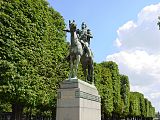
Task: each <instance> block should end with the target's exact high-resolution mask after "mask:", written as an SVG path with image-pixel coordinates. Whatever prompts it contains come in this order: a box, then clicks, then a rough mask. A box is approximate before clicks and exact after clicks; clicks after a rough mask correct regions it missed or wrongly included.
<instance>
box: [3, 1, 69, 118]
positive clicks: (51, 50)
mask: <svg viewBox="0 0 160 120" xmlns="http://www.w3.org/2000/svg"><path fill="white" fill-rule="evenodd" d="M0 8H1V10H0V98H1V100H0V102H1V103H3V104H4V105H1V107H5V106H6V105H5V104H8V105H11V109H12V112H13V119H16V120H19V119H21V115H22V113H23V110H25V109H27V110H26V111H28V110H30V109H34V108H35V107H36V109H37V110H41V111H46V110H51V111H53V114H55V113H54V112H55V108H56V89H57V87H58V83H59V82H60V81H62V80H64V79H66V77H67V74H68V73H67V72H66V71H68V69H69V67H68V63H67V62H65V61H64V56H65V55H66V54H67V51H68V44H67V43H66V41H65V33H64V32H63V29H64V28H65V23H64V20H63V17H62V16H61V15H60V14H59V13H58V12H57V11H55V10H54V9H53V8H51V7H49V5H48V3H47V2H46V0H0ZM5 109H9V108H5Z"/></svg>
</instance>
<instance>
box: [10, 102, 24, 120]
mask: <svg viewBox="0 0 160 120" xmlns="http://www.w3.org/2000/svg"><path fill="white" fill-rule="evenodd" d="M23 108H24V106H23V105H22V104H18V103H13V104H12V119H11V120H22V113H23Z"/></svg>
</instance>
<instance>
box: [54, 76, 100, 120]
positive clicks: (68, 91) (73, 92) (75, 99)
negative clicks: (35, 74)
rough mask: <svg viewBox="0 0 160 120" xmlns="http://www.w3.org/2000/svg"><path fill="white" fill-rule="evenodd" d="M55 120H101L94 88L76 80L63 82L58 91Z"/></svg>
mask: <svg viewBox="0 0 160 120" xmlns="http://www.w3.org/2000/svg"><path fill="white" fill-rule="evenodd" d="M56 120H101V103H100V96H99V94H98V91H97V89H96V87H95V86H94V85H90V84H89V83H86V82H84V81H81V80H78V79H71V80H65V81H63V82H62V83H61V84H60V89H58V99H57V114H56Z"/></svg>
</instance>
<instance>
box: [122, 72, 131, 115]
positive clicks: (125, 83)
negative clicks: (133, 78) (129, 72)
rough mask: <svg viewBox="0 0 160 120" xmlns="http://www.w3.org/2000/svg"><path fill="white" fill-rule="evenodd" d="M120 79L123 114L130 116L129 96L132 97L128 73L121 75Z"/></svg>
mask: <svg viewBox="0 0 160 120" xmlns="http://www.w3.org/2000/svg"><path fill="white" fill-rule="evenodd" d="M120 81H121V98H122V102H123V105H124V106H123V109H122V111H123V116H124V117H126V118H127V117H128V114H129V97H130V85H129V79H128V76H126V75H120Z"/></svg>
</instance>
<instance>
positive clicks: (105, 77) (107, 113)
mask: <svg viewBox="0 0 160 120" xmlns="http://www.w3.org/2000/svg"><path fill="white" fill-rule="evenodd" d="M105 64H107V63H106V62H104V63H101V64H95V79H96V86H97V88H98V91H99V94H100V96H101V109H102V115H103V116H104V117H111V116H112V112H113V97H112V94H113V87H112V79H111V76H112V75H111V72H110V70H109V69H108V68H106V67H105Z"/></svg>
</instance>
